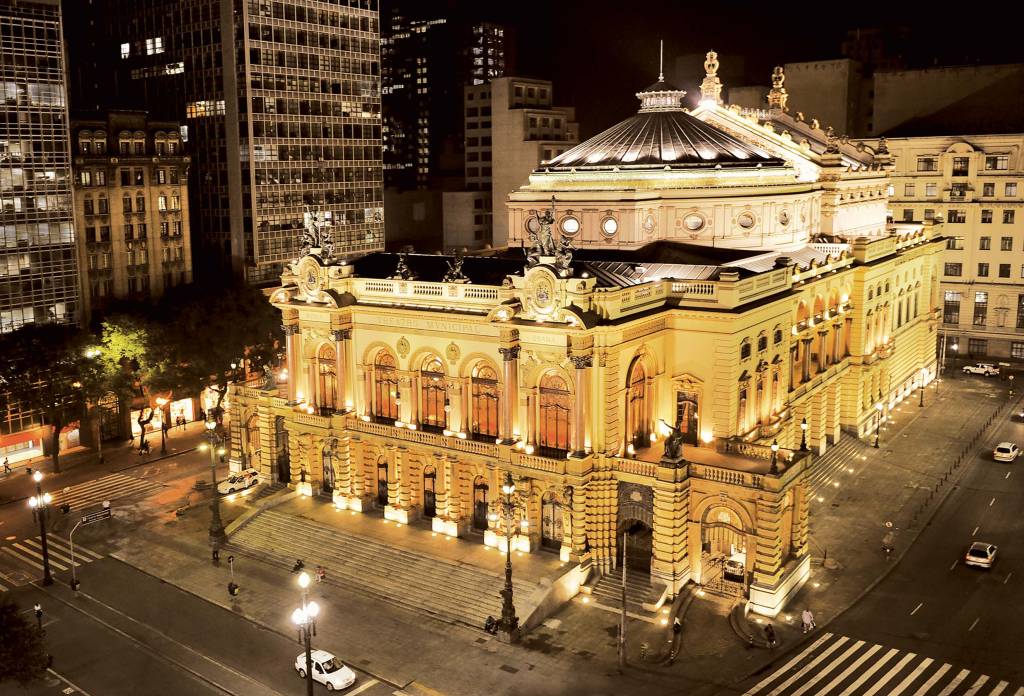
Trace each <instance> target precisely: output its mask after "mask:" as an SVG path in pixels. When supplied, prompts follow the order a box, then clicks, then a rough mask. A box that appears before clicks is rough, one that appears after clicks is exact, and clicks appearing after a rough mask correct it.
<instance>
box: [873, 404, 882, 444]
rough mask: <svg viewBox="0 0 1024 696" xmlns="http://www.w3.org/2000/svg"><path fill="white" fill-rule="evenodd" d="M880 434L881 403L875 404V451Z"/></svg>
mask: <svg viewBox="0 0 1024 696" xmlns="http://www.w3.org/2000/svg"><path fill="white" fill-rule="evenodd" d="M881 432H882V402H881V401H879V402H878V403H877V404H875V449H878V436H879V434H880V433H881Z"/></svg>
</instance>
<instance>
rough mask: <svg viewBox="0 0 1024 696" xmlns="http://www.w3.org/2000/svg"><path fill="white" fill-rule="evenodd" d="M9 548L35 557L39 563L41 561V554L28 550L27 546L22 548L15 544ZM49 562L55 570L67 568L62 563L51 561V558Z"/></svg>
mask: <svg viewBox="0 0 1024 696" xmlns="http://www.w3.org/2000/svg"><path fill="white" fill-rule="evenodd" d="M11 546H13V547H14V548H16V549H18V550H19V551H23V552H25V553H27V554H30V555H32V556H35V557H36V558H38V559H39V560H40V561H41V560H43V554H41V553H39V552H38V551H35V550H33V549H30V548H28V547H27V546H22V545H21V544H19V543H17V542H15V543H13V544H11ZM49 562H50V565H52V566H53V567H54V568H56V569H57V570H67V569H68V567H67V566H66V565H63V564H62V563H58V562H57V561H55V560H53V559H52V558H50V559H49Z"/></svg>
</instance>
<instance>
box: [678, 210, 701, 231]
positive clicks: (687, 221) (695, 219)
mask: <svg viewBox="0 0 1024 696" xmlns="http://www.w3.org/2000/svg"><path fill="white" fill-rule="evenodd" d="M683 224H684V225H686V229H688V230H690V231H691V232H698V231H700V230H702V229H703V228H704V225H705V224H706V223H705V221H704V216H703V215H699V214H697V213H690V214H689V215H687V216H686V217H685V218H683Z"/></svg>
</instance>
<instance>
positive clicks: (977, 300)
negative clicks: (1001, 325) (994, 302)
mask: <svg viewBox="0 0 1024 696" xmlns="http://www.w3.org/2000/svg"><path fill="white" fill-rule="evenodd" d="M987 321H988V293H987V292H976V293H974V325H975V326H984V325H985V323H986V322H987Z"/></svg>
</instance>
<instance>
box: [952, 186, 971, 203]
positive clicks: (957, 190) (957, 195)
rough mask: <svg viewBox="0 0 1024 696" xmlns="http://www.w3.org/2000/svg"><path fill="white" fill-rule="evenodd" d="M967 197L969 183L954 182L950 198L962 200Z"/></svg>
mask: <svg viewBox="0 0 1024 696" xmlns="http://www.w3.org/2000/svg"><path fill="white" fill-rule="evenodd" d="M966 197H967V184H965V183H962V182H961V183H959V184H953V185H952V186H951V187H950V189H949V198H950V200H953V201H962V200H963V199H964V198H966Z"/></svg>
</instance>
